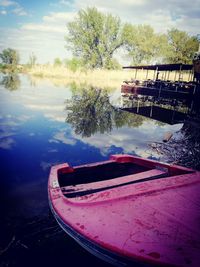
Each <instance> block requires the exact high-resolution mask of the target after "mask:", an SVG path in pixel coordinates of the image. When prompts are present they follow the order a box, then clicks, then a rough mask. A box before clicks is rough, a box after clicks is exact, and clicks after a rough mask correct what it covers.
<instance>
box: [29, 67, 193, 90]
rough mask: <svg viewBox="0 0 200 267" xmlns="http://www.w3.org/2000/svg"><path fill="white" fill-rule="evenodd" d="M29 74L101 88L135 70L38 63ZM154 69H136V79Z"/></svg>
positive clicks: (132, 74)
mask: <svg viewBox="0 0 200 267" xmlns="http://www.w3.org/2000/svg"><path fill="white" fill-rule="evenodd" d="M27 72H28V73H29V74H30V75H33V76H37V77H41V78H49V79H53V80H54V81H55V80H62V81H63V82H64V83H66V84H71V83H72V82H75V83H76V84H78V85H79V84H84V83H85V84H88V85H92V86H97V87H101V88H105V87H115V88H116V87H119V86H120V85H121V84H122V82H123V81H124V80H131V79H134V78H135V70H128V69H126V70H99V69H97V70H78V71H76V72H73V71H71V70H69V69H67V68H66V67H62V66H58V67H55V66H45V65H38V66H34V67H32V68H30V69H28V70H27ZM154 74H155V73H154V71H149V72H148V77H147V72H146V71H145V70H144V71H143V70H138V71H137V77H136V78H137V79H139V80H145V79H147V78H148V79H153V78H155V77H154ZM159 78H160V79H164V78H167V79H170V80H177V79H178V73H175V72H169V73H166V77H164V73H160V76H159ZM181 78H182V80H184V81H188V80H189V78H190V77H189V73H184V74H182V77H181Z"/></svg>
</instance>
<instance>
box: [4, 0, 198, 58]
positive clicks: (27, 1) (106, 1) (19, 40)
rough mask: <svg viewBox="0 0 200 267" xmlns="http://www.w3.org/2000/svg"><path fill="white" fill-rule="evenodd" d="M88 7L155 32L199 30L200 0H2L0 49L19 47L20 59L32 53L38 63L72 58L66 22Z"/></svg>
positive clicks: (191, 31) (190, 31)
mask: <svg viewBox="0 0 200 267" xmlns="http://www.w3.org/2000/svg"><path fill="white" fill-rule="evenodd" d="M87 7H96V8H97V9H98V10H99V11H100V12H103V13H111V14H112V15H114V16H119V17H120V18H121V21H122V23H125V22H129V23H132V24H149V25H151V26H152V27H153V28H154V30H155V31H156V32H163V33H166V32H167V30H168V29H170V28H173V27H175V28H178V29H179V30H183V31H186V32H188V33H189V34H191V35H197V34H200V0H194V1H191V2H190V1H189V0H165V1H164V0H93V1H91V0H34V1H31V0H16V1H14V0H0V52H1V51H2V50H3V49H5V48H8V47H10V48H13V49H16V50H18V51H19V54H20V58H21V63H27V62H28V59H29V57H30V55H31V54H32V53H33V54H34V55H36V57H37V63H53V61H54V59H55V58H57V57H59V58H60V59H62V60H63V59H69V58H70V57H71V56H72V55H71V52H70V51H68V50H67V48H66V47H65V45H66V41H65V36H66V35H67V26H66V25H67V23H68V22H69V21H72V20H74V19H75V16H76V15H77V12H78V11H79V10H80V9H86V8H87ZM122 57H123V55H122ZM122 61H123V58H122Z"/></svg>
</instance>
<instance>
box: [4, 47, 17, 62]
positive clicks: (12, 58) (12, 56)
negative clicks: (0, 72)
mask: <svg viewBox="0 0 200 267" xmlns="http://www.w3.org/2000/svg"><path fill="white" fill-rule="evenodd" d="M0 58H1V60H2V62H3V63H4V64H8V65H17V64H18V63H19V53H18V52H17V51H16V50H15V49H12V48H7V49H4V50H3V51H2V53H0Z"/></svg>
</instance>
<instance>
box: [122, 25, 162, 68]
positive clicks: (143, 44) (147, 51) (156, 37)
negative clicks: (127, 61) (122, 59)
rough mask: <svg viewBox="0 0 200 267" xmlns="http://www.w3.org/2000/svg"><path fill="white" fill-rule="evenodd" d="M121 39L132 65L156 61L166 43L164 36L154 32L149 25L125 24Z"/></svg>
mask: <svg viewBox="0 0 200 267" xmlns="http://www.w3.org/2000/svg"><path fill="white" fill-rule="evenodd" d="M123 39H124V43H125V47H126V49H127V50H128V53H129V56H130V57H131V58H132V64H134V65H139V64H149V63H151V62H152V61H158V59H159V58H160V57H162V55H163V50H164V49H165V48H166V45H167V39H166V36H165V35H163V34H156V33H155V32H154V30H153V28H152V27H151V26H149V25H132V24H129V23H127V24H125V25H124V30H123Z"/></svg>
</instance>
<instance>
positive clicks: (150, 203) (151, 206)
mask: <svg viewBox="0 0 200 267" xmlns="http://www.w3.org/2000/svg"><path fill="white" fill-rule="evenodd" d="M110 160H111V161H116V162H121V163H123V162H134V163H135V164H139V165H144V166H146V167H150V168H152V171H151V170H150V171H147V172H142V173H141V177H146V176H147V175H151V174H153V173H154V174H155V173H157V172H156V171H154V170H155V168H156V170H162V169H164V170H165V171H167V172H168V177H165V178H157V179H154V180H148V179H147V180H145V181H142V182H139V183H138V182H137V183H130V184H126V185H123V186H117V187H113V188H111V189H106V190H103V191H98V192H93V193H92V194H87V195H83V196H76V197H74V198H68V197H66V196H65V195H64V194H63V193H62V190H61V188H60V186H59V183H58V182H59V181H58V174H59V173H60V172H65V173H67V172H68V171H69V172H73V168H72V167H70V166H69V165H68V164H61V165H57V166H54V167H52V168H51V172H50V176H49V184H48V193H49V200H50V203H51V206H52V208H53V210H54V212H55V214H56V216H57V217H58V218H60V219H61V220H62V222H64V223H65V224H66V225H67V226H69V227H70V228H71V229H73V230H74V231H75V232H76V233H78V234H79V235H81V236H82V237H83V238H85V240H89V241H92V242H93V243H94V244H97V245H98V246H99V247H101V248H104V249H106V250H107V251H111V252H113V253H115V254H116V255H119V256H122V257H124V258H125V259H129V260H133V261H135V260H137V261H139V262H146V263H152V264H155V265H158V266H190V267H192V266H193V267H194V266H200V212H199V211H200V205H199V203H200V193H199V192H200V172H197V171H194V170H191V169H187V168H184V167H180V166H175V165H168V164H164V163H158V162H156V161H152V160H146V159H141V158H137V157H134V156H129V155H114V156H112V157H111V159H110ZM99 164H104V163H103V162H101V163H96V166H99ZM87 166H90V165H87ZM92 166H95V164H92ZM81 167H82V166H81ZM76 168H79V167H76ZM139 176H140V174H133V175H128V176H123V177H120V178H117V179H119V180H118V181H121V182H122V181H126V182H127V179H131V180H132V181H134V180H137V181H138V179H139ZM146 178H147V177H146ZM146 178H145V179H146ZM149 178H151V176H149ZM101 183H102V184H101ZM110 183H111V184H112V183H113V185H116V179H111V180H110ZM91 184H92V188H94V187H95V184H96V186H97V188H99V187H100V186H101V185H105V184H106V185H107V181H102V182H101V181H100V182H96V183H91ZM81 186H82V185H81ZM81 188H82V187H81ZM86 188H88V184H87V185H86ZM79 189H80V188H79ZM83 189H84V185H83ZM83 189H81V190H83Z"/></svg>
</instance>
